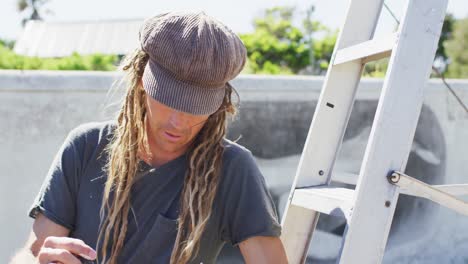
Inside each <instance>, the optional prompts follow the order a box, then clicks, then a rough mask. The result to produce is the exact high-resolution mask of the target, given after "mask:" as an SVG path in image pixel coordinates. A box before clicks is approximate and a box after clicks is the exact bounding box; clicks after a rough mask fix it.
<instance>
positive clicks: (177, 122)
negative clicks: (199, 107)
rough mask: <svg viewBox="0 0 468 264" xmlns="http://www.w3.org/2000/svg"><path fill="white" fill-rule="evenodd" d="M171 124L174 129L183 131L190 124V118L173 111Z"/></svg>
mask: <svg viewBox="0 0 468 264" xmlns="http://www.w3.org/2000/svg"><path fill="white" fill-rule="evenodd" d="M169 122H170V123H171V125H172V126H173V127H175V128H180V129H183V128H185V127H186V126H187V124H188V116H187V114H185V113H184V112H179V111H172V113H171V114H170V116H169Z"/></svg>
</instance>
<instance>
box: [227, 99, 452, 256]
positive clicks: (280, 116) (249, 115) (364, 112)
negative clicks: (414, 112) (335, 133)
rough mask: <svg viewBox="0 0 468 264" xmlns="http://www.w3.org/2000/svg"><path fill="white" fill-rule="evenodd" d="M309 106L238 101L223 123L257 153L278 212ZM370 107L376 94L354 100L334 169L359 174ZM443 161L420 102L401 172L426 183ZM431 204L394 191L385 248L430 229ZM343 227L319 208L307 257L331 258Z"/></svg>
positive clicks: (437, 131) (435, 126)
mask: <svg viewBox="0 0 468 264" xmlns="http://www.w3.org/2000/svg"><path fill="white" fill-rule="evenodd" d="M315 106H316V102H242V104H241V109H240V113H239V115H238V117H237V119H236V120H235V121H234V122H232V123H231V124H230V126H229V133H228V137H229V138H230V139H237V138H239V137H240V139H239V140H238V142H239V143H240V144H242V145H245V146H246V147H248V148H249V149H250V150H251V151H252V152H253V154H254V155H255V156H256V157H257V158H258V159H257V161H258V164H259V166H260V169H261V170H262V172H263V174H264V176H265V178H266V181H267V184H268V186H269V189H270V191H271V193H272V196H273V198H274V200H275V203H276V205H277V206H278V211H279V214H280V216H282V213H283V210H284V206H285V204H286V199H287V195H288V194H289V190H290V189H289V188H290V185H291V183H292V180H293V178H294V173H295V171H296V168H297V165H298V162H299V157H300V154H301V152H302V149H303V146H304V143H305V139H306V136H307V132H308V129H309V125H310V122H311V120H312V116H313V112H314V110H315ZM376 109H377V101H376V100H358V101H356V102H355V103H354V107H353V112H352V114H351V116H350V120H349V122H348V127H347V130H346V133H345V135H344V140H343V144H342V147H341V149H340V153H339V156H338V159H337V162H336V164H335V167H334V170H333V171H334V172H337V173H339V172H346V173H353V174H359V169H360V165H361V163H362V159H363V156H364V152H365V147H366V144H367V140H368V137H369V134H370V130H371V125H372V121H373V118H374V115H375V112H376ZM389 140H390V139H389ZM445 167H446V145H445V139H444V134H443V131H442V128H441V126H440V125H439V122H438V120H437V118H436V116H435V114H434V113H433V111H432V110H431V109H430V108H429V107H428V106H426V105H423V107H422V110H421V115H420V118H419V121H418V125H417V129H416V133H415V136H414V141H413V145H412V148H411V153H410V155H409V158H408V163H407V166H406V170H405V173H406V174H408V175H410V176H413V177H415V178H417V179H419V180H422V181H424V182H426V183H429V184H442V183H443V182H444V179H445ZM335 185H342V186H343V185H345V186H347V187H350V188H354V186H351V185H346V184H339V183H337V184H335ZM437 210H438V206H437V205H435V204H433V203H431V202H429V201H427V200H424V199H421V198H414V197H410V196H406V195H400V198H399V200H398V204H397V207H396V211H395V216H394V220H393V223H392V227H391V231H390V236H389V240H388V243H387V250H388V249H390V248H392V246H393V245H394V244H399V245H401V243H411V241H413V240H419V239H423V238H424V237H425V236H426V235H429V234H431V228H430V226H431V225H432V224H433V223H434V221H436V220H437ZM344 228H345V222H344V219H339V218H335V217H330V216H327V215H323V214H322V215H321V216H320V219H319V222H318V229H319V231H323V232H318V235H317V237H316V235H314V240H313V242H312V245H311V248H313V249H312V250H309V256H310V259H309V260H314V259H315V260H319V259H321V260H325V259H328V260H330V261H331V260H332V259H333V258H336V256H337V254H338V250H339V246H340V244H339V243H340V241H341V236H342V234H343V232H344ZM325 240H328V241H325ZM321 252H322V253H321ZM323 252H325V253H323ZM314 263H315V262H314Z"/></svg>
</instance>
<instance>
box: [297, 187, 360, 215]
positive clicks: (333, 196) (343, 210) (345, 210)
mask: <svg viewBox="0 0 468 264" xmlns="http://www.w3.org/2000/svg"><path fill="white" fill-rule="evenodd" d="M291 204H293V205H296V206H300V207H303V208H306V209H310V210H313V211H317V212H320V213H324V214H328V215H331V216H338V217H344V218H346V220H347V221H349V220H350V219H351V215H352V211H353V207H354V190H352V189H347V188H337V187H330V186H316V187H307V188H301V189H296V190H294V195H293V198H292V201H291Z"/></svg>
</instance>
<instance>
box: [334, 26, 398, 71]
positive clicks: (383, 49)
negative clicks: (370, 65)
mask: <svg viewBox="0 0 468 264" xmlns="http://www.w3.org/2000/svg"><path fill="white" fill-rule="evenodd" d="M397 42H398V34H397V33H392V34H390V35H387V36H384V37H381V38H376V39H371V40H368V41H365V42H362V43H359V44H356V45H354V46H351V47H347V48H343V49H340V50H338V51H337V53H336V56H335V59H334V60H333V65H338V64H342V63H346V62H351V61H355V60H361V63H362V64H365V63H367V62H370V61H375V60H379V59H382V58H386V57H389V56H390V55H391V53H392V50H393V48H394V47H395V46H396V44H397Z"/></svg>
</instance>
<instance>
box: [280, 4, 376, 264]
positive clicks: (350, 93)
mask: <svg viewBox="0 0 468 264" xmlns="http://www.w3.org/2000/svg"><path fill="white" fill-rule="evenodd" d="M382 6H383V0H351V1H350V4H349V7H348V11H347V15H346V19H345V21H344V24H343V27H342V30H341V31H340V35H339V37H338V39H337V44H336V45H335V47H334V52H333V56H332V59H331V61H330V66H329V68H328V71H327V75H326V77H325V81H324V86H323V88H322V91H321V93H320V96H319V100H318V102H317V107H316V110H315V113H314V116H313V119H312V122H311V125H310V128H309V132H308V135H307V139H306V142H305V146H304V149H303V152H302V155H301V158H300V161H299V166H298V169H297V171H296V175H295V178H294V181H293V184H292V186H291V192H290V196H289V199H288V202H287V205H286V209H285V210H284V214H283V218H282V221H281V225H282V228H283V232H282V235H281V240H282V241H283V244H284V246H285V250H286V254H287V256H288V259H289V262H290V263H304V262H305V260H306V257H307V250H308V247H309V244H310V241H311V236H312V234H313V231H314V229H315V226H316V224H317V221H318V217H319V215H320V214H319V213H318V212H314V211H310V210H307V209H304V208H301V207H297V206H294V205H291V200H292V198H293V194H294V190H295V189H296V187H301V186H309V185H320V184H328V183H329V182H330V178H331V168H332V167H333V165H334V162H335V159H336V157H337V153H338V151H339V148H340V145H341V142H342V139H343V136H344V132H345V129H346V124H347V120H349V116H350V113H351V109H352V105H353V102H354V98H355V95H356V90H357V86H358V82H359V80H360V77H361V73H362V68H363V65H362V64H361V63H360V62H359V61H355V62H351V63H346V64H342V65H337V66H333V60H334V57H335V56H336V53H337V50H338V49H340V48H344V47H348V46H351V45H353V44H356V43H359V42H363V41H366V40H369V39H371V38H372V36H373V34H374V30H375V27H376V25H377V20H378V18H379V16H380V12H381V10H382ZM364 10H365V14H364V13H363V12H364ZM330 104H332V105H333V108H332V107H331V106H330ZM312 131H314V132H313V133H312ZM324 139H327V142H323V141H324ZM312 161H313V162H312ZM299 219H300V220H299ZM298 220H299V224H298V223H297V221H298Z"/></svg>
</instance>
